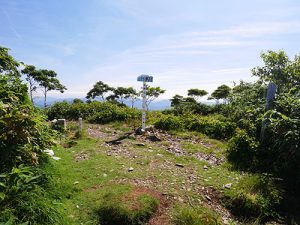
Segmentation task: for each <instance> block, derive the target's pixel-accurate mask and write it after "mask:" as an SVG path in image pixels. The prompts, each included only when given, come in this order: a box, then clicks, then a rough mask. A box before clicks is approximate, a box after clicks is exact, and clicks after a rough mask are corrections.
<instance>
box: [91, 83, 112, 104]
mask: <svg viewBox="0 0 300 225" xmlns="http://www.w3.org/2000/svg"><path fill="white" fill-rule="evenodd" d="M110 91H113V88H112V87H110V86H109V85H107V84H105V83H104V82H102V81H98V82H97V83H96V84H94V86H93V88H92V89H91V90H90V91H89V92H88V93H87V95H86V98H87V99H91V98H92V99H95V98H96V97H101V99H102V101H105V99H106V98H105V95H106V94H107V93H108V92H110Z"/></svg>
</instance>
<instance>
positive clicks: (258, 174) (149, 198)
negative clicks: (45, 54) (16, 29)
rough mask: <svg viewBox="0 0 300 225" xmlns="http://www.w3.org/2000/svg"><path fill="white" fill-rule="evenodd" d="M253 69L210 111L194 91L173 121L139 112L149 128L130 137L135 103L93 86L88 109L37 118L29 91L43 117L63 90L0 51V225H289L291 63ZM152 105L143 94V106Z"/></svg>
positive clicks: (294, 84) (293, 206) (82, 105)
mask: <svg viewBox="0 0 300 225" xmlns="http://www.w3.org/2000/svg"><path fill="white" fill-rule="evenodd" d="M261 57H262V59H263V62H264V65H263V66H260V67H256V68H254V69H253V71H252V72H253V75H255V76H257V78H258V80H257V81H256V82H253V83H245V82H242V81H241V82H240V83H239V84H237V85H235V86H234V87H233V88H232V89H231V88H230V87H228V86H226V85H222V86H220V87H218V88H217V89H216V90H215V91H214V92H213V93H212V94H211V95H210V97H209V98H211V99H215V100H216V102H217V104H216V105H213V106H208V105H204V104H202V103H200V102H199V98H200V97H203V96H206V95H208V93H207V92H206V91H205V90H202V89H198V88H192V89H190V90H188V96H187V97H183V96H180V95H175V96H174V97H173V98H172V99H171V103H172V108H171V109H168V110H164V111H161V112H148V118H149V120H148V121H149V123H151V124H153V125H154V126H153V127H151V128H149V129H148V130H147V132H146V134H145V135H140V136H139V135H135V134H134V133H133V132H132V130H133V129H136V128H137V127H138V124H139V118H140V116H141V113H140V111H139V110H137V109H135V108H133V107H131V108H130V107H128V106H126V105H124V101H125V99H131V101H132V106H133V104H134V102H135V101H136V99H137V98H138V96H139V94H138V92H136V91H135V90H133V89H132V88H123V87H118V88H112V87H110V86H108V85H106V84H104V83H103V82H100V81H99V82H97V83H96V84H95V85H94V87H93V89H91V91H89V93H88V94H87V97H89V101H87V102H83V101H81V100H78V99H76V100H74V102H72V103H68V102H60V103H55V104H54V105H52V106H51V107H48V108H46V109H45V110H41V109H38V108H36V107H35V106H34V105H33V104H32V100H33V99H32V93H33V92H34V91H35V88H36V85H40V86H43V87H44V92H45V96H44V97H45V106H46V97H47V92H48V91H51V90H60V91H63V90H65V87H64V86H63V85H61V84H60V83H59V81H58V80H57V78H56V73H55V72H53V71H49V70H38V69H36V68H35V67H34V66H25V67H24V69H23V70H22V72H20V69H19V65H20V63H18V62H17V61H15V60H14V59H13V58H12V57H11V56H10V55H9V54H8V49H6V48H2V47H1V48H0V59H1V60H0V124H1V126H0V203H1V204H0V223H1V224H2V223H3V224H80V223H83V224H99V223H100V224H102V225H105V224H107V225H110V224H114V225H116V224H128V225H130V224H131V225H135V224H148V225H155V224H166V225H168V224H175V225H184V224H188V225H193V224H195V225H201V224H224V223H225V224H265V223H268V222H270V221H271V222H277V223H282V224H299V220H300V218H299V213H298V212H299V209H300V205H299V202H300V201H299V199H300V198H299V197H300V195H299V194H300V192H299V190H300V189H299V187H300V186H299V185H300V179H299V177H300V164H299V163H298V162H299V160H300V153H299V152H300V151H299V143H300V134H299V127H300V114H299V112H300V102H299V99H300V91H299V90H300V89H299V85H300V78H299V77H300V70H299V65H300V57H299V56H296V57H295V58H294V59H293V60H291V59H289V57H288V56H287V55H286V54H285V53H284V52H283V51H279V52H273V51H269V52H267V53H263V54H262V56H261ZM22 73H23V74H24V75H26V80H27V81H28V82H29V93H30V95H29V96H30V97H31V98H30V97H29V96H28V88H27V85H26V84H25V83H24V82H23V81H22V79H21V74H22ZM36 82H37V83H36ZM51 82H52V83H51ZM53 82H54V83H55V84H56V86H55V85H54V84H53ZM53 85H54V86H53ZM272 87H277V90H276V95H275V96H273V97H272V93H271V89H272ZM273 89H274V88H273ZM162 93H164V90H162V89H160V88H159V87H155V88H150V87H149V88H148V92H147V99H148V100H147V101H148V105H149V104H150V103H151V102H152V101H153V100H154V99H155V98H157V97H158V96H159V95H160V94H162ZM109 94H110V95H109ZM107 95H108V96H107ZM267 95H268V98H266V96H267ZM99 97H100V98H102V100H103V101H102V102H99V101H96V100H95V99H97V98H99ZM91 99H94V100H93V101H91ZM30 100H31V101H30ZM46 117H47V119H48V120H53V119H59V118H65V119H67V120H69V121H72V120H73V121H77V120H78V118H83V119H84V121H85V124H86V125H85V127H84V128H83V129H81V128H79V126H78V125H77V124H76V123H77V122H69V121H68V127H67V129H64V128H62V127H60V126H59V125H57V124H54V123H52V124H51V126H49V122H47V121H46V119H45V118H46ZM109 140H110V141H109ZM50 148H51V149H50ZM52 150H54V152H55V155H57V156H58V157H59V158H55V157H54V159H60V160H58V161H56V160H53V159H52V158H53V154H54V153H53V152H52ZM47 153H48V154H47ZM50 155H51V157H50Z"/></svg>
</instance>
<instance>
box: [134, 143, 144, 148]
mask: <svg viewBox="0 0 300 225" xmlns="http://www.w3.org/2000/svg"><path fill="white" fill-rule="evenodd" d="M136 145H137V146H140V147H145V146H146V144H145V143H137V144H136Z"/></svg>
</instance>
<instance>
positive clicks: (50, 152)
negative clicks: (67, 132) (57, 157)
mask: <svg viewBox="0 0 300 225" xmlns="http://www.w3.org/2000/svg"><path fill="white" fill-rule="evenodd" d="M44 152H45V153H46V154H47V155H50V156H54V151H53V150H51V149H46V150H44Z"/></svg>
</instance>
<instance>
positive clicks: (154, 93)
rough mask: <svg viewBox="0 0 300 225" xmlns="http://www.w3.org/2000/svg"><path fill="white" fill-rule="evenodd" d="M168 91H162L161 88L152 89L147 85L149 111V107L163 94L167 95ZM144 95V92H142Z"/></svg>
mask: <svg viewBox="0 0 300 225" xmlns="http://www.w3.org/2000/svg"><path fill="white" fill-rule="evenodd" d="M165 91H166V90H163V89H161V88H160V87H150V86H148V85H147V89H146V107H147V110H149V105H150V103H151V102H153V101H154V100H155V99H157V98H158V97H159V96H160V95H161V94H163V93H165ZM140 93H141V95H143V91H141V92H140Z"/></svg>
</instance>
